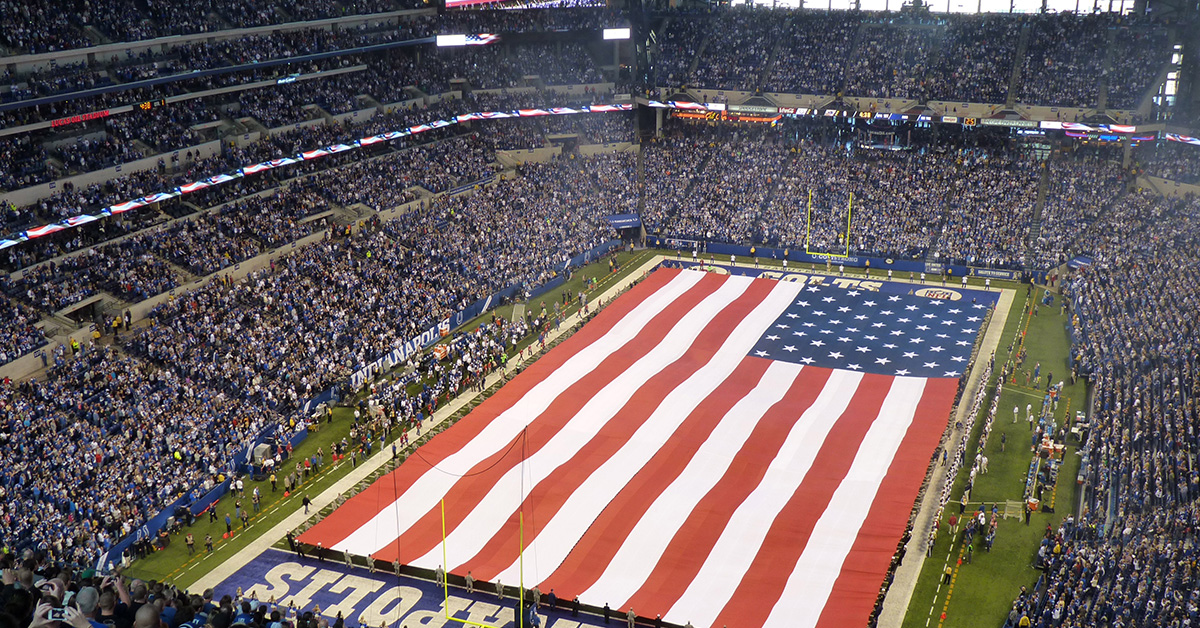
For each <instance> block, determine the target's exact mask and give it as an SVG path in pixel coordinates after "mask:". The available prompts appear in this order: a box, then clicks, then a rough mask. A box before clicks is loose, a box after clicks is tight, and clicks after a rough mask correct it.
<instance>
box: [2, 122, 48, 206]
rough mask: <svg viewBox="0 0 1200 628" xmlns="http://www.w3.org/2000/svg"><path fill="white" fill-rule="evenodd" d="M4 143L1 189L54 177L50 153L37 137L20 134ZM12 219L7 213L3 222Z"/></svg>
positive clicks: (26, 185)
mask: <svg viewBox="0 0 1200 628" xmlns="http://www.w3.org/2000/svg"><path fill="white" fill-rule="evenodd" d="M2 145H3V150H0V190H5V191H8V190H18V189H20V188H24V187H29V186H31V185H37V184H39V183H45V182H46V181H49V180H51V179H53V177H54V174H55V171H54V170H52V169H50V168H48V167H47V166H46V158H47V157H49V156H50V155H49V154H47V153H46V148H45V147H44V146H42V144H41V143H40V142H38V141H37V140H36V139H35V138H33V137H32V136H29V135H20V136H17V137H15V138H12V139H10V140H7V141H5V142H3V144H2ZM6 213H7V212H6ZM11 219H12V217H11V216H8V215H6V216H5V217H4V220H3V222H4V223H7V222H9V221H10V220H11Z"/></svg>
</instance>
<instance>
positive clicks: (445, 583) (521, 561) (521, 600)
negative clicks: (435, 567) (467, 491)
mask: <svg viewBox="0 0 1200 628" xmlns="http://www.w3.org/2000/svg"><path fill="white" fill-rule="evenodd" d="M441 508H442V565H446V564H448V563H447V562H446V500H445V499H443V500H441ZM518 514H519V515H520V528H519V530H520V532H519V533H518V534H517V539H518V541H517V548H518V552H519V553H518V554H517V561H518V567H517V571H518V572H520V574H521V577H520V581H519V583H518V586H517V600H518V602H517V612H516V615H517V617H516V624H517V628H523V627H524V625H525V613H524V612H523V610H524V608H525V513H524V511H522V512H520V513H518ZM442 593H443V595H444V599H443V601H442V609H443V610H444V611H445V613H446V621H456V622H458V623H460V624H467V625H470V626H479V628H499V627H498V626H493V625H491V624H485V623H482V622H477V621H471V620H469V619H459V618H457V617H451V616H450V582H449V578H447V577H445V576H443V577H442Z"/></svg>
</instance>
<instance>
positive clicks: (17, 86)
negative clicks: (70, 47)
mask: <svg viewBox="0 0 1200 628" xmlns="http://www.w3.org/2000/svg"><path fill="white" fill-rule="evenodd" d="M111 83H112V79H111V78H109V76H108V75H107V74H106V73H104V72H102V71H100V70H99V69H97V68H95V67H93V66H90V65H88V64H87V63H84V62H79V63H63V64H62V65H55V66H51V67H46V68H39V69H35V70H31V71H30V72H28V73H23V74H14V73H13V72H12V70H10V69H5V70H4V73H3V74H0V85H8V86H9V87H10V90H9V91H8V92H6V93H4V94H3V96H2V98H0V100H3V101H4V102H15V101H20V100H26V99H29V98H38V97H43V96H53V95H55V94H63V93H66V92H73V91H78V90H83V89H91V88H93V87H102V86H104V85H108V84H111Z"/></svg>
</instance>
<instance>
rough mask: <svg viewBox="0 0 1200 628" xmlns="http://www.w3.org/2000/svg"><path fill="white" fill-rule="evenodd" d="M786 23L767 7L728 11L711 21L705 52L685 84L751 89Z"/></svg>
mask: <svg viewBox="0 0 1200 628" xmlns="http://www.w3.org/2000/svg"><path fill="white" fill-rule="evenodd" d="M784 24H785V22H784V21H783V20H781V19H780V15H779V14H778V13H777V12H774V11H772V10H769V9H739V10H736V11H729V12H728V13H726V14H725V15H724V16H722V18H721V19H720V20H719V21H715V22H713V23H712V25H713V26H717V28H713V29H712V30H711V31H710V32H709V35H708V43H706V44H705V45H704V54H703V55H701V56H700V60H699V62H698V63H697V64H696V70H695V72H693V73H692V76H691V77H690V78H689V80H688V81H687V83H688V84H689V85H696V86H699V87H707V88H712V89H732V90H739V91H752V90H754V89H755V88H756V87H757V86H758V83H759V79H760V78H761V77H762V72H763V68H765V67H766V65H767V60H768V57H769V56H770V54H771V49H772V48H773V47H774V46H775V43H776V42H777V41H778V40H779V38H780V36H781V35H782V34H783V27H784Z"/></svg>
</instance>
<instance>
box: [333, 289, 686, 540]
mask: <svg viewBox="0 0 1200 628" xmlns="http://www.w3.org/2000/svg"><path fill="white" fill-rule="evenodd" d="M705 275H706V273H703V272H681V273H679V274H678V275H677V276H675V277H674V278H673V279H671V281H670V282H669V283H667V284H666V285H664V286H663V287H661V288H660V289H659V290H657V291H656V292H655V293H654V294H652V295H650V296H648V297H646V299H645V300H644V301H642V302H641V303H639V304H638V305H637V307H636V308H634V309H633V310H632V311H631V312H629V313H628V314H626V315H625V316H624V317H623V318H622V319H621V320H620V321H618V322H617V323H616V324H614V325H613V327H612V329H610V330H609V331H608V333H606V334H604V336H602V337H601V338H598V339H597V340H596V341H595V342H593V343H592V344H591V345H589V346H587V347H585V348H583V349H581V350H580V351H579V352H578V353H577V354H575V355H574V356H571V358H570V359H568V360H567V361H566V362H565V363H564V364H563V365H562V366H561V367H560V368H558V369H556V370H555V371H554V372H553V373H551V374H549V375H548V376H547V377H546V379H545V380H543V381H541V382H539V383H538V384H537V385H536V386H534V387H533V388H532V389H531V390H530V391H529V392H528V393H527V394H525V395H524V396H522V397H521V399H519V400H517V402H516V403H514V404H513V406H512V407H511V408H509V409H508V410H505V411H504V412H502V413H500V415H498V416H497V417H496V418H495V419H493V420H492V421H491V422H490V423H489V424H488V425H487V427H485V428H484V429H483V430H482V431H481V432H480V433H479V435H478V436H476V437H475V438H473V439H472V440H471V442H469V443H467V444H466V445H464V446H463V448H462V449H460V450H459V451H457V452H455V453H454V454H451V455H450V456H447V457H446V459H445V460H443V461H442V462H441V464H439V465H438V469H437V470H434V469H430V470H429V471H426V472H425V473H424V474H423V475H422V476H421V477H420V478H419V479H418V480H417V481H416V482H413V484H412V486H410V487H409V488H408V490H406V491H405V492H404V494H403V495H401V496H400V497H398V498H397V499H396V500H395V501H393V502H392V503H391V504H386V505H383V507H382V508H381V510H380V511H379V513H378V514H376V515H375V516H374V517H372V518H371V520H370V521H368V522H367V523H365V524H364V525H362V526H361V527H359V528H358V529H357V530H355V531H353V532H351V533H350V534H349V535H348V536H347V537H346V538H344V539H342V540H341V541H340V542H339V543H337V544H335V545H333V546H332V549H336V550H339V551H340V550H347V549H348V550H350V552H351V553H352V554H356V555H360V556H369V555H371V554H374V553H375V552H377V551H379V550H380V549H381V548H383V547H385V546H386V545H388V544H389V543H391V542H392V541H394V540H395V539H396V531H397V530H399V531H401V532H403V531H404V530H407V529H408V528H409V527H410V526H412V524H413V523H415V522H416V521H417V520H418V519H420V518H421V517H422V516H424V515H425V513H427V512H429V510H430V509H431V508H433V507H435V506H437V504H438V501H439V500H440V499H441V497H442V496H443V495H445V494H446V492H447V491H448V490H450V487H452V486H453V485H454V483H455V482H457V480H458V476H461V475H463V474H465V473H467V472H468V471H470V470H471V468H472V467H474V466H475V465H476V464H478V463H479V462H480V461H482V460H485V459H487V458H488V457H489V456H491V455H493V454H495V453H496V452H498V451H500V449H501V448H503V447H505V446H507V445H508V443H509V442H510V441H511V440H512V439H513V438H514V437H516V435H517V434H519V433H520V432H521V430H522V429H524V428H525V426H526V425H527V424H528V423H529V421H531V420H532V419H533V418H534V417H537V416H538V415H540V414H541V413H542V412H543V411H545V410H546V408H547V407H548V406H549V405H550V403H551V402H553V401H554V399H556V398H557V397H558V396H559V395H561V394H562V393H563V391H565V390H567V389H568V388H570V387H571V386H572V385H573V384H575V382H577V381H578V380H579V379H581V378H583V377H585V376H586V375H587V374H588V373H591V372H592V371H593V370H594V369H595V368H596V366H598V365H599V364H600V363H601V362H603V361H604V360H605V358H607V357H608V356H609V355H612V354H613V353H614V352H616V351H617V350H619V349H620V348H621V347H623V346H624V345H626V344H627V343H628V342H629V341H630V340H632V339H633V338H634V337H636V336H637V334H638V333H639V332H641V330H642V328H643V327H645V326H646V324H647V323H649V322H650V321H651V320H652V319H653V318H654V317H655V316H657V315H658V314H659V313H660V312H662V311H663V310H664V309H666V308H667V307H668V306H670V305H671V303H673V302H674V301H675V300H676V299H678V298H679V297H680V296H681V295H683V294H684V293H685V292H687V291H688V290H689V289H691V288H692V287H693V286H695V285H696V284H697V283H699V282H700V280H701V279H702V278H704V276H705ZM401 502H405V505H404V508H399V507H398V505H399V504H400V503H401Z"/></svg>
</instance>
